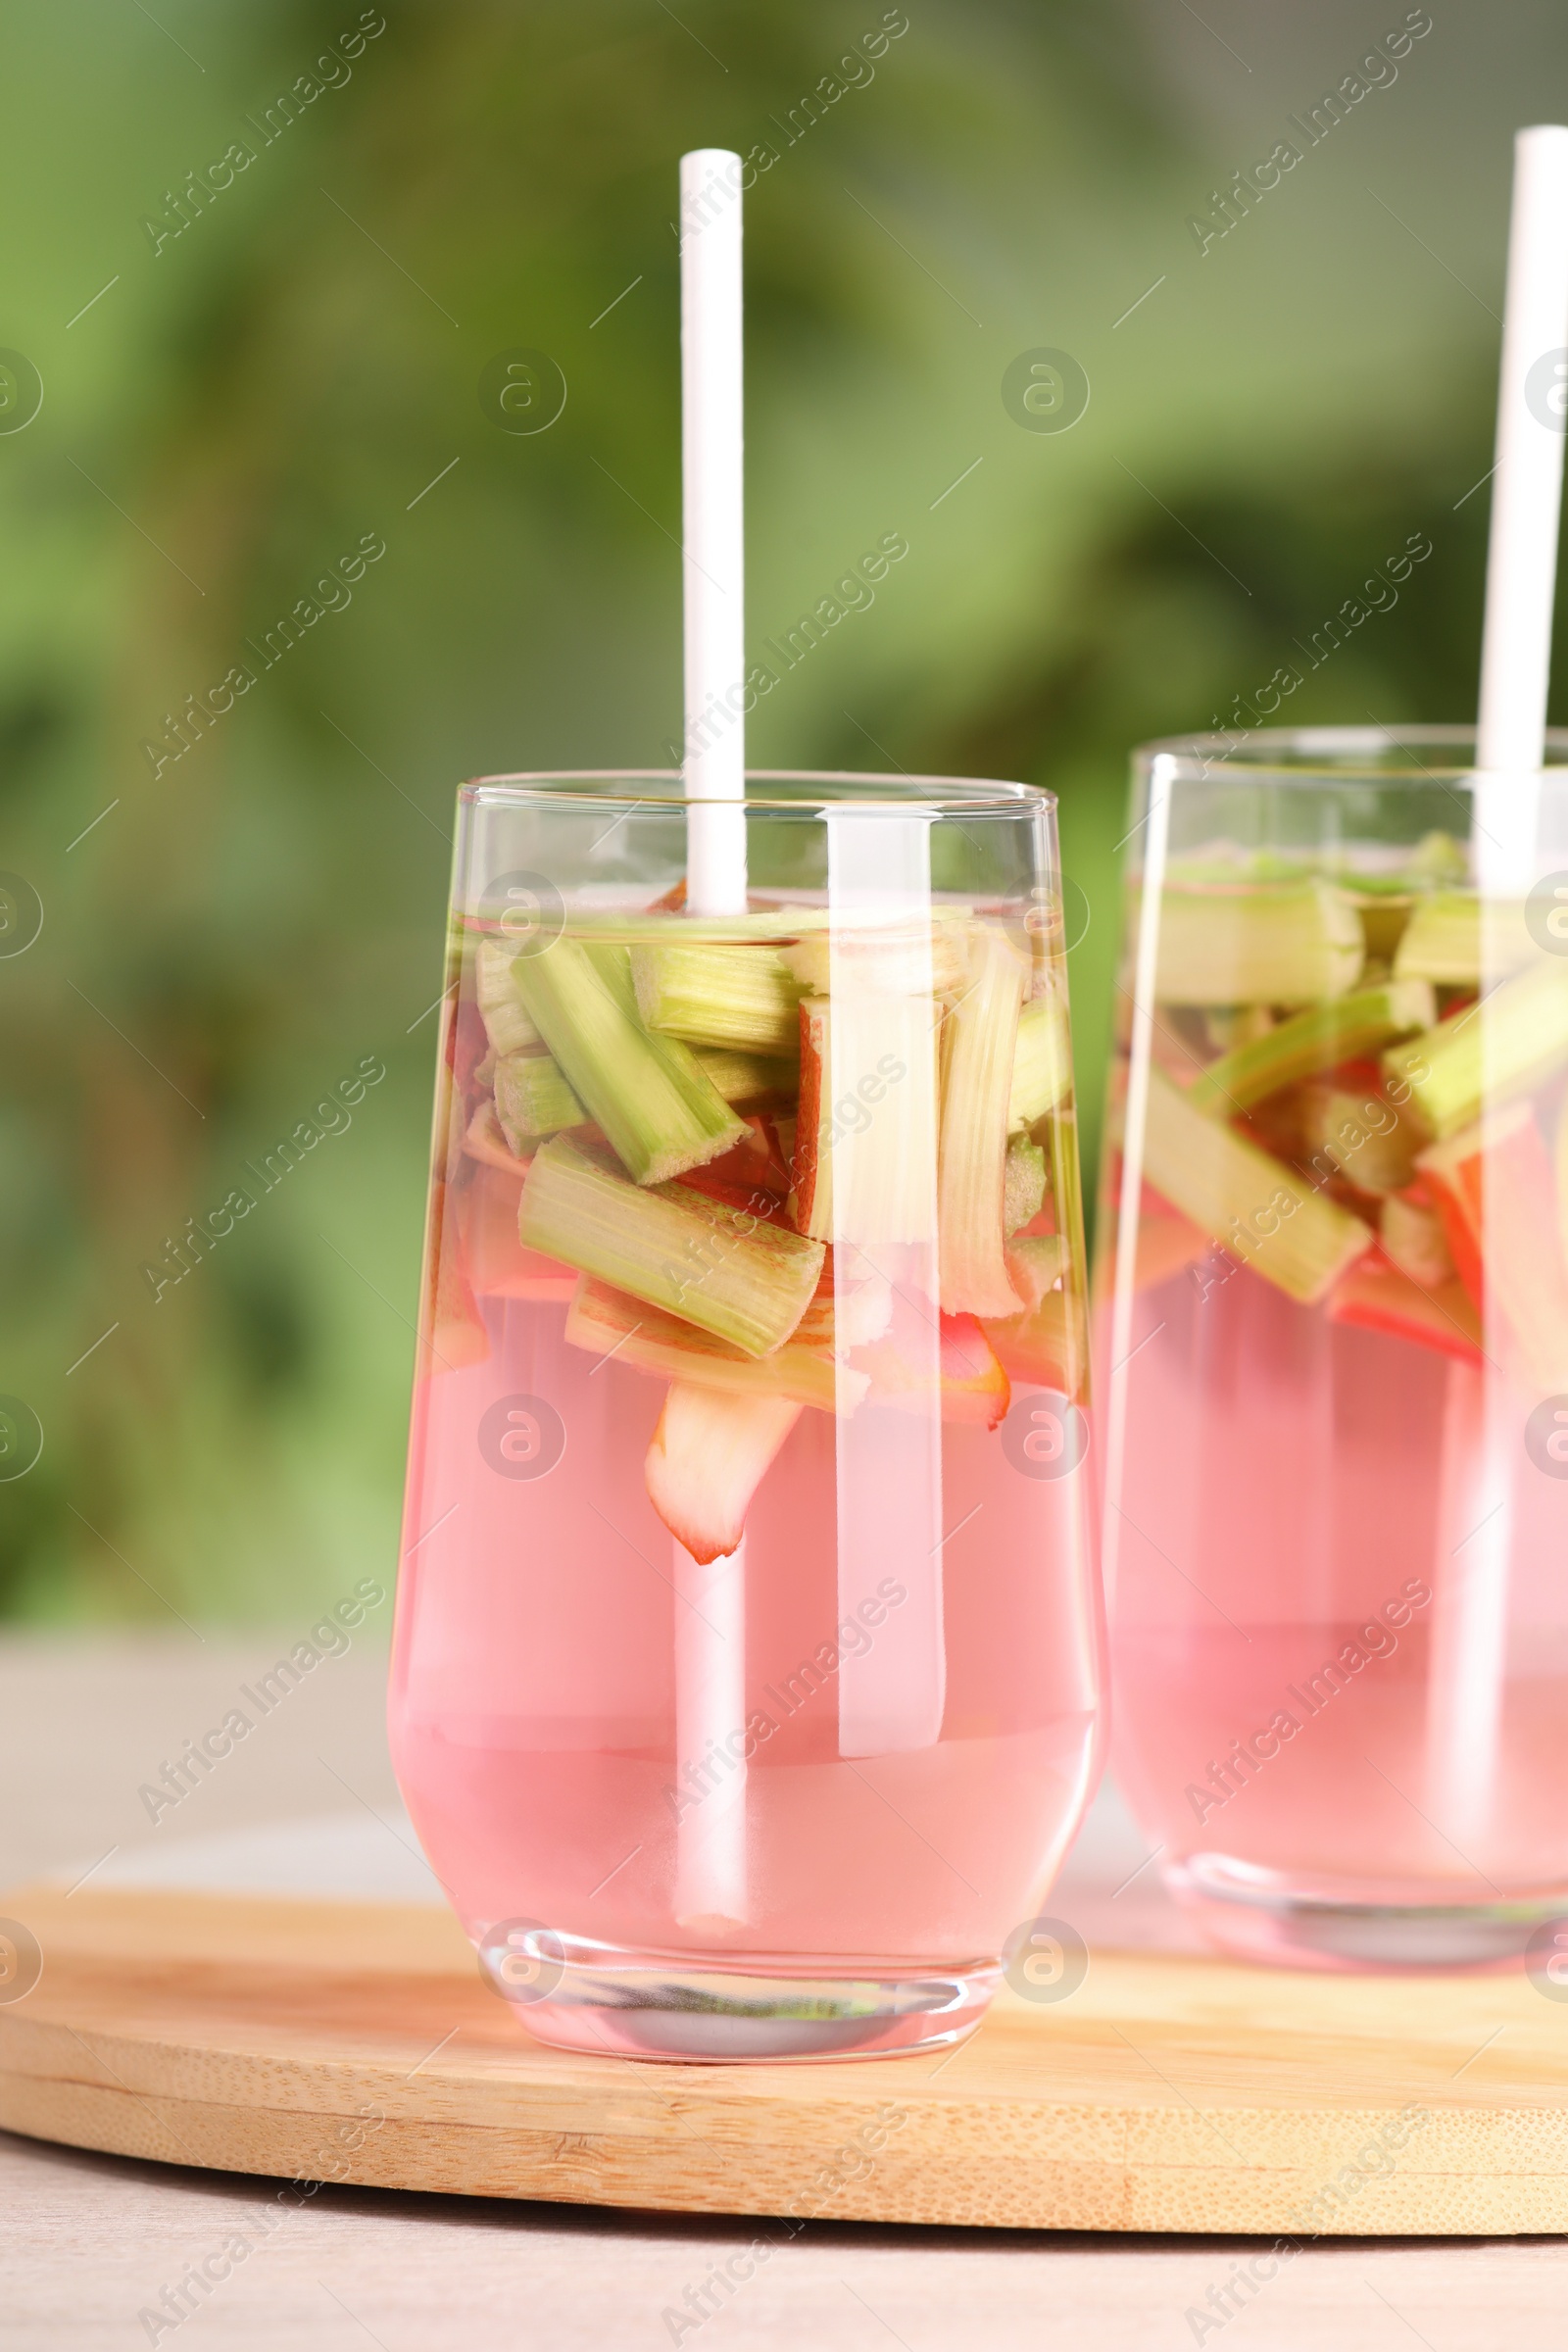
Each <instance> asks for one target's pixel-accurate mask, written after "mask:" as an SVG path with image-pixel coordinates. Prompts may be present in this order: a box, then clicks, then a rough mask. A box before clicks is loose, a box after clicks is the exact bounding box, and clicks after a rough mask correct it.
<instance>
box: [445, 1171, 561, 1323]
mask: <svg viewBox="0 0 1568 2352" xmlns="http://www.w3.org/2000/svg"><path fill="white" fill-rule="evenodd" d="M458 1212H459V1228H460V1230H461V1232H462V1235H463V1255H464V1262H465V1264H466V1267H467V1273H468V1280H469V1282H470V1283H471V1285H472V1287H473V1292H474V1296H475V1297H476V1298H479V1299H569V1298H570V1297H571V1295H572V1292H573V1291H574V1290H575V1289H576V1287H577V1275H576V1270H575V1268H573V1267H571V1266H564V1265H563V1264H562V1263H561V1261H560V1260H559V1259H558V1258H553V1257H544V1256H541V1255H540V1253H539V1251H538V1250H525V1249H524V1248H523V1246H522V1244H521V1242H520V1241H519V1240H518V1239H517V1183H516V1180H515V1178H514V1177H513V1176H511V1175H509V1174H506V1173H503V1171H502V1170H501V1169H499V1168H496V1167H481V1168H476V1169H475V1170H474V1174H473V1181H472V1182H471V1183H470V1184H466V1185H465V1186H464V1188H463V1191H462V1192H461V1193H460V1194H459V1196H458Z"/></svg>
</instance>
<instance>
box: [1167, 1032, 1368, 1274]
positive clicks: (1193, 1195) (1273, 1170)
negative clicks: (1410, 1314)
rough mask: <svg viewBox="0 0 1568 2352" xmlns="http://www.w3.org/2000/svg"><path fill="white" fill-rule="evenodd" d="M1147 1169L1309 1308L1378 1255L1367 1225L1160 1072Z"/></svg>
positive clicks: (1216, 1234) (1187, 1209) (1234, 1250)
mask: <svg viewBox="0 0 1568 2352" xmlns="http://www.w3.org/2000/svg"><path fill="white" fill-rule="evenodd" d="M1144 1169H1145V1173H1146V1175H1147V1176H1148V1179H1149V1182H1150V1183H1151V1184H1152V1186H1153V1187H1154V1189H1155V1191H1156V1192H1157V1193H1159V1194H1161V1195H1162V1196H1163V1198H1164V1199H1165V1200H1166V1201H1169V1203H1170V1204H1171V1206H1172V1207H1173V1208H1175V1209H1178V1210H1179V1211H1180V1212H1181V1214H1182V1215H1183V1216H1185V1217H1189V1218H1191V1220H1192V1222H1193V1223H1194V1224H1195V1225H1199V1226H1201V1228H1202V1229H1203V1231H1204V1232H1205V1233H1206V1234H1208V1235H1209V1237H1210V1239H1211V1240H1213V1241H1216V1242H1219V1243H1220V1244H1221V1245H1222V1246H1223V1247H1224V1248H1225V1249H1227V1250H1230V1252H1231V1254H1232V1255H1233V1256H1234V1257H1237V1258H1239V1259H1241V1261H1242V1262H1243V1263H1244V1264H1245V1265H1248V1266H1250V1267H1251V1269H1252V1271H1253V1272H1254V1273H1257V1274H1261V1275H1262V1277H1263V1279H1264V1280H1265V1282H1271V1283H1273V1284H1274V1285H1275V1286H1276V1288H1277V1289H1279V1290H1282V1291H1284V1292H1285V1294H1286V1295H1287V1297H1288V1298H1291V1299H1299V1301H1300V1302H1301V1303H1302V1304H1303V1305H1310V1304H1311V1303H1313V1301H1315V1300H1316V1299H1321V1298H1322V1297H1323V1295H1324V1293H1325V1292H1327V1291H1328V1290H1330V1289H1332V1287H1333V1285H1334V1283H1335V1281H1336V1280H1337V1278H1338V1277H1339V1275H1340V1274H1342V1273H1343V1272H1344V1270H1345V1268H1346V1267H1347V1266H1348V1265H1349V1264H1350V1263H1351V1261H1352V1260H1353V1259H1355V1258H1357V1257H1360V1256H1361V1255H1362V1254H1363V1253H1364V1251H1366V1250H1368V1249H1370V1248H1371V1245H1372V1235H1371V1232H1370V1231H1369V1229H1368V1228H1367V1226H1366V1225H1364V1224H1363V1223H1362V1221H1361V1219H1360V1218H1359V1217H1357V1216H1353V1215H1351V1213H1350V1211H1349V1210H1348V1209H1346V1208H1342V1207H1341V1206H1340V1205H1339V1203H1338V1202H1337V1201H1331V1200H1329V1199H1328V1198H1327V1197H1326V1196H1325V1195H1324V1194H1323V1193H1321V1192H1319V1191H1317V1190H1316V1189H1315V1188H1314V1187H1313V1186H1311V1185H1309V1184H1307V1183H1305V1182H1304V1181H1303V1180H1302V1178H1301V1177H1299V1175H1297V1174H1296V1173H1295V1172H1294V1170H1292V1169H1290V1168H1288V1167H1286V1166H1285V1165H1284V1164H1283V1163H1282V1162H1281V1161H1280V1160H1277V1159H1275V1158H1273V1157H1272V1156H1271V1155H1270V1153H1268V1152H1263V1151H1260V1150H1259V1148H1258V1146H1257V1145H1256V1144H1253V1143H1250V1142H1249V1141H1248V1139H1247V1138H1246V1137H1245V1136H1241V1135H1237V1134H1236V1133H1235V1132H1234V1131H1233V1130H1232V1129H1231V1128H1229V1127H1227V1126H1226V1125H1225V1123H1224V1122H1223V1120H1220V1119H1215V1118H1210V1117H1208V1116H1207V1115H1206V1114H1205V1113H1204V1112H1202V1111H1201V1110H1195V1109H1194V1108H1193V1106H1192V1104H1191V1103H1189V1102H1188V1101H1187V1099H1186V1097H1185V1096H1184V1095H1183V1094H1182V1092H1181V1090H1180V1088H1179V1087H1177V1086H1175V1085H1174V1084H1173V1083H1172V1081H1171V1080H1170V1079H1169V1078H1168V1077H1167V1076H1166V1075H1165V1073H1164V1071H1163V1070H1160V1069H1158V1068H1151V1070H1150V1073H1149V1103H1148V1110H1147V1114H1146V1119H1145V1130H1144Z"/></svg>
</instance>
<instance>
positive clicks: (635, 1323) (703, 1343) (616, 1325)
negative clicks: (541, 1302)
mask: <svg viewBox="0 0 1568 2352" xmlns="http://www.w3.org/2000/svg"><path fill="white" fill-rule="evenodd" d="M565 1336H566V1340H567V1342H568V1344H569V1345H570V1346H571V1347H573V1348H586V1349H587V1350H588V1351H589V1353H590V1354H592V1355H596V1356H598V1357H599V1358H600V1360H601V1362H604V1361H607V1360H608V1359H609V1358H610V1357H612V1356H613V1358H614V1360H615V1362H616V1363H617V1364H629V1365H631V1366H633V1367H634V1369H635V1370H637V1371H639V1372H653V1373H657V1374H659V1375H660V1376H661V1377H662V1378H663V1379H664V1380H684V1381H690V1382H692V1383H694V1384H695V1386H696V1387H698V1388H710V1389H727V1390H729V1391H730V1392H731V1393H732V1394H734V1395H736V1396H750V1397H790V1398H791V1399H792V1400H793V1401H794V1402H795V1403H796V1404H809V1405H814V1406H815V1407H816V1409H817V1411H818V1412H823V1413H832V1412H838V1413H848V1412H853V1410H854V1409H855V1407H856V1405H858V1403H859V1402H860V1400H861V1398H862V1397H864V1395H865V1392H866V1390H867V1389H868V1388H869V1386H870V1381H869V1378H868V1376H867V1375H866V1374H865V1373H864V1372H856V1371H853V1370H852V1369H851V1368H850V1367H849V1365H847V1364H836V1363H835V1362H834V1360H833V1357H832V1354H831V1352H830V1351H829V1350H828V1349H826V1348H809V1347H803V1346H802V1345H801V1342H800V1339H799V1338H798V1337H797V1338H795V1339H791V1340H787V1341H786V1342H785V1344H784V1346H783V1347H782V1348H774V1350H773V1352H772V1354H771V1355H764V1356H760V1357H758V1356H750V1355H744V1354H743V1353H742V1352H741V1350H740V1348H732V1347H731V1346H730V1345H729V1344H728V1342H727V1341H725V1340H715V1339H714V1338H713V1336H712V1334H711V1332H706V1331H697V1330H695V1329H694V1328H693V1326H692V1325H691V1324H690V1323H683V1322H681V1321H680V1320H679V1319H678V1318H677V1317H676V1316H674V1315H666V1314H665V1313H663V1311H662V1309H661V1308H659V1307H657V1306H650V1305H649V1304H648V1302H647V1301H646V1299H633V1298H631V1297H630V1296H629V1295H628V1294H627V1293H626V1292H625V1291H617V1290H613V1289H612V1288H611V1286H610V1284H609V1283H604V1282H594V1281H593V1280H591V1279H590V1278H589V1277H588V1276H586V1275H584V1276H583V1277H582V1279H581V1280H580V1281H579V1282H578V1284H577V1289H576V1293H575V1295H574V1297H573V1299H572V1302H571V1305H570V1307H569V1308H568V1309H567V1313H566V1332H565Z"/></svg>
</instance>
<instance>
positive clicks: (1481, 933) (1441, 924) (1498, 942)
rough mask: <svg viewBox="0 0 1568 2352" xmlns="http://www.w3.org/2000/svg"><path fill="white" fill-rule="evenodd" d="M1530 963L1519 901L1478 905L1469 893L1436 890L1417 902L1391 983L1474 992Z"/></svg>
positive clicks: (1521, 906) (1523, 911) (1398, 952)
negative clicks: (1427, 983) (1484, 978)
mask: <svg viewBox="0 0 1568 2352" xmlns="http://www.w3.org/2000/svg"><path fill="white" fill-rule="evenodd" d="M1532 960H1533V949H1532V945H1531V940H1530V934H1529V932H1528V930H1527V929H1526V927H1525V910H1524V904H1523V902H1522V901H1515V902H1513V903H1512V904H1510V903H1509V902H1508V901H1506V900H1499V899H1495V898H1494V899H1488V900H1487V901H1486V902H1485V906H1484V907H1483V902H1482V900H1481V899H1480V898H1479V897H1478V895H1477V894H1476V892H1474V891H1456V890H1440V891H1434V892H1433V893H1432V895H1431V897H1429V898H1424V899H1422V900H1420V901H1419V902H1418V903H1417V905H1416V908H1415V911H1414V913H1413V914H1412V915H1411V917H1410V920H1409V923H1408V925H1407V927H1406V929H1405V932H1404V935H1403V937H1402V938H1401V939H1400V941H1399V945H1398V948H1397V951H1396V953H1395V957H1394V976H1395V978H1396V980H1430V981H1432V982H1433V983H1434V984H1435V985H1436V986H1438V987H1440V988H1463V989H1478V988H1479V987H1480V986H1481V981H1482V976H1483V973H1484V972H1487V973H1490V974H1491V976H1492V977H1493V978H1496V977H1497V976H1498V974H1499V973H1501V972H1503V971H1516V970H1518V969H1519V968H1520V967H1521V966H1522V965H1524V964H1527V963H1529V962H1531V961H1532Z"/></svg>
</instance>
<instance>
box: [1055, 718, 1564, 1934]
mask: <svg viewBox="0 0 1568 2352" xmlns="http://www.w3.org/2000/svg"><path fill="white" fill-rule="evenodd" d="M1565 748H1568V739H1564V738H1559V737H1553V738H1551V740H1550V747H1549V751H1548V765H1547V766H1546V768H1545V769H1544V770H1543V771H1540V772H1537V773H1533V774H1529V775H1523V776H1499V775H1480V774H1478V773H1477V772H1476V771H1475V769H1474V766H1473V758H1474V736H1473V733H1472V732H1471V731H1469V730H1466V729H1462V728H1441V727H1409V728H1405V729H1400V730H1394V731H1388V730H1384V729H1372V730H1368V729H1334V728H1322V729H1313V730H1309V731H1301V732H1292V731H1288V730H1283V729H1281V730H1264V731H1261V732H1259V733H1256V734H1254V735H1252V736H1250V738H1248V739H1246V740H1245V741H1238V740H1236V739H1234V738H1232V739H1227V738H1222V737H1203V738H1199V739H1195V740H1193V741H1189V742H1176V743H1168V744H1155V745H1152V746H1149V747H1147V748H1146V749H1144V750H1143V751H1141V752H1139V753H1138V754H1137V755H1136V758H1135V764H1134V792H1133V809H1132V821H1133V832H1132V834H1131V836H1130V843H1131V848H1130V856H1129V864H1128V874H1127V897H1126V927H1125V955H1124V959H1123V965H1122V969H1121V974H1120V979H1119V983H1118V999H1117V1003H1118V1022H1117V1027H1118V1051H1117V1056H1116V1061H1115V1066H1114V1070H1113V1074H1112V1082H1111V1093H1110V1102H1109V1111H1108V1119H1107V1141H1106V1147H1105V1153H1104V1160H1103V1218H1102V1227H1101V1246H1100V1251H1099V1258H1098V1266H1097V1291H1096V1296H1097V1302H1098V1304H1097V1312H1098V1315H1099V1319H1100V1320H1099V1329H1100V1333H1101V1336H1102V1338H1103V1368H1104V1378H1103V1398H1102V1401H1103V1436H1104V1458H1105V1479H1106V1488H1105V1494H1106V1501H1107V1505H1108V1508H1107V1514H1106V1526H1105V1570H1106V1587H1107V1606H1108V1609H1109V1613H1110V1621H1111V1655H1112V1660H1113V1671H1114V1676H1115V1685H1114V1688H1115V1693H1116V1697H1115V1711H1116V1725H1117V1730H1116V1744H1115V1754H1114V1770H1115V1772H1116V1775H1117V1778H1118V1780H1119V1782H1120V1783H1121V1785H1122V1786H1123V1787H1124V1789H1125V1790H1126V1793H1127V1795H1128V1797H1129V1799H1130V1801H1131V1803H1132V1805H1133V1808H1134V1810H1135V1811H1136V1813H1137V1814H1138V1816H1139V1819H1140V1821H1141V1822H1142V1825H1143V1827H1144V1829H1145V1830H1146V1831H1147V1833H1148V1835H1149V1838H1150V1840H1151V1843H1152V1844H1153V1845H1155V1847H1156V1849H1157V1851H1158V1853H1159V1857H1160V1863H1159V1866H1160V1868H1161V1869H1162V1870H1163V1872H1164V1873H1165V1876H1166V1878H1167V1880H1168V1882H1169V1884H1170V1886H1171V1887H1172V1888H1173V1889H1174V1891H1175V1893H1176V1894H1177V1895H1178V1896H1179V1897H1180V1899H1181V1900H1182V1901H1183V1902H1184V1903H1186V1904H1187V1905H1189V1906H1190V1907H1191V1908H1192V1910H1193V1911H1194V1913H1195V1914H1196V1915H1197V1917H1198V1919H1199V1921H1200V1923H1201V1926H1202V1928H1203V1929H1204V1930H1205V1931H1206V1932H1207V1933H1208V1934H1209V1935H1210V1936H1213V1937H1214V1938H1215V1939H1216V1940H1217V1941H1219V1942H1220V1943H1222V1944H1224V1945H1227V1946H1229V1947H1231V1948H1232V1949H1234V1950H1237V1951H1240V1952H1244V1953H1248V1954H1250V1955H1252V1956H1254V1957H1258V1958H1264V1959H1275V1960H1284V1961H1291V1962H1297V1963H1309V1964H1317V1965H1321V1966H1326V1967H1335V1966H1341V1967H1354V1966H1378V1965H1409V1964H1422V1963H1431V1964H1439V1965H1441V1964H1477V1963H1486V1962H1498V1963H1501V1962H1503V1961H1506V1960H1509V1959H1513V1958H1516V1957H1517V1956H1518V1955H1519V1954H1520V1953H1521V1952H1526V1951H1528V1949H1529V1947H1530V1945H1531V1943H1532V1939H1534V1942H1535V1945H1536V1947H1537V1949H1538V1950H1540V1949H1544V1948H1545V1946H1546V1945H1548V1944H1549V1943H1550V1939H1551V1937H1552V1936H1553V1935H1554V1934H1555V1933H1556V1930H1555V1929H1554V1928H1553V1926H1552V1924H1551V1923H1552V1922H1553V1920H1555V1919H1556V1918H1558V1916H1559V1915H1561V1914H1563V1913H1565V1912H1568V1803H1565V1802H1564V1798H1563V1788H1564V1784H1565V1771H1568V1575H1565V1574H1564V1564H1565V1561H1568V1484H1565V1483H1564V1481H1565V1480H1568V1261H1565V1253H1564V1235H1565V1230H1568V771H1565V770H1564V769H1563V768H1562V766H1561V765H1560V762H1561V760H1562V758H1563V755H1564V751H1565ZM1565 1940H1568V1938H1565Z"/></svg>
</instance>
